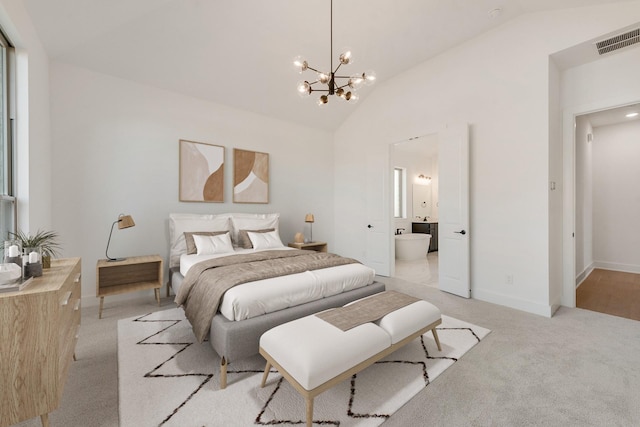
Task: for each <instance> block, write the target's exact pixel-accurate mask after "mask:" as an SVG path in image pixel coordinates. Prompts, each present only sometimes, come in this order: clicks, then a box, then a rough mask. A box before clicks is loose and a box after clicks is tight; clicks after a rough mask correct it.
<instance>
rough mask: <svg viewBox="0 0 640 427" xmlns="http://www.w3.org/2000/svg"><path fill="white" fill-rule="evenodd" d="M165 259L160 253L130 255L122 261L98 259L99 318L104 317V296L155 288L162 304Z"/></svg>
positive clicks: (97, 291) (97, 292)
mask: <svg viewBox="0 0 640 427" xmlns="http://www.w3.org/2000/svg"><path fill="white" fill-rule="evenodd" d="M162 274H163V259H162V257H161V256H160V255H145V256H135V257H129V258H126V259H124V260H122V261H109V260H106V259H101V260H98V264H97V265H96V297H99V298H100V310H99V311H98V319H102V307H103V304H104V297H106V296H111V295H118V294H123V293H126V292H134V291H141V290H144V289H153V290H154V292H155V296H156V300H157V301H158V306H160V288H161V287H162Z"/></svg>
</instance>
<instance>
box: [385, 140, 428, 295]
mask: <svg viewBox="0 0 640 427" xmlns="http://www.w3.org/2000/svg"><path fill="white" fill-rule="evenodd" d="M392 158H393V163H394V164H393V168H394V185H393V188H394V190H393V198H392V200H393V205H394V206H393V212H394V220H393V221H394V231H395V233H394V234H410V233H423V234H428V235H429V236H430V238H428V240H429V241H428V243H427V244H426V245H425V247H426V248H427V250H426V251H425V253H424V254H422V256H420V257H416V258H417V259H398V257H397V256H396V257H395V258H394V264H395V268H394V274H393V276H394V277H397V278H400V279H403V280H406V281H408V282H411V283H417V284H422V285H426V286H430V287H435V288H437V287H438V240H437V239H438V236H437V232H435V230H437V227H438V206H439V194H438V182H439V174H438V134H431V135H424V136H419V137H414V138H410V139H408V140H405V141H400V142H397V143H395V144H393V154H392ZM414 224H416V225H414ZM431 229H433V230H434V232H431ZM394 240H395V239H394ZM394 243H395V242H394ZM394 249H395V248H394ZM394 253H395V250H394Z"/></svg>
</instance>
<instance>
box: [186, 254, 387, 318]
mask: <svg viewBox="0 0 640 427" xmlns="http://www.w3.org/2000/svg"><path fill="white" fill-rule="evenodd" d="M282 249H285V248H282ZM286 249H291V250H296V249H293V248H286ZM249 252H256V250H254V249H236V250H235V252H234V254H241V253H249ZM227 255H229V254H217V255H181V256H180V273H182V275H183V276H186V273H187V271H188V270H189V268H191V267H192V266H193V265H195V264H196V263H198V262H200V261H204V260H206V259H211V258H220V257H221V256H227ZM374 276H375V271H374V270H373V269H372V268H370V267H367V266H365V265H362V264H347V265H341V266H337V267H331V268H323V269H320V270H312V271H306V272H304V273H298V274H291V275H288V276H282V277H274V278H271V279H265V280H258V281H255V282H249V283H244V284H242V285H238V286H234V287H233V288H231V289H229V290H228V291H227V292H226V293H225V295H224V297H223V298H222V301H221V303H220V313H222V315H223V316H224V317H226V318H227V319H229V320H244V319H249V318H251V317H256V316H261V315H263V314H266V313H271V312H274V311H278V310H282V309H285V308H288V307H293V306H296V305H300V304H304V303H306V302H309V301H313V300H317V299H320V298H325V297H328V296H331V295H336V294H339V293H342V292H345V291H349V290H352V289H356V288H360V287H363V286H366V285H369V284H371V283H373V280H374Z"/></svg>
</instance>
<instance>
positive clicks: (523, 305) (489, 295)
mask: <svg viewBox="0 0 640 427" xmlns="http://www.w3.org/2000/svg"><path fill="white" fill-rule="evenodd" d="M471 295H472V297H473V298H474V299H477V300H481V301H486V302H491V303H494V304H499V305H503V306H506V307H510V308H514V309H516V310H520V311H526V312H527V313H531V314H537V315H538V316H543V317H551V316H552V315H553V313H554V312H555V311H556V310H557V309H558V308H557V307H554V306H551V305H548V304H539V303H537V302H533V301H528V300H525V299H521V298H514V297H511V296H508V295H504V294H500V293H498V292H492V291H485V290H477V289H472V290H471Z"/></svg>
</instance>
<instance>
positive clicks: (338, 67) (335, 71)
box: [332, 62, 342, 74]
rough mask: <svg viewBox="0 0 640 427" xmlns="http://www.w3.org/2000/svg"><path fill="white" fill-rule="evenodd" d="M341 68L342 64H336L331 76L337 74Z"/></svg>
mask: <svg viewBox="0 0 640 427" xmlns="http://www.w3.org/2000/svg"><path fill="white" fill-rule="evenodd" d="M332 66H333V65H332ZM341 66H342V62H341V63H339V64H338V66H337V67H336V69H335V70H333V74H335V73H337V72H338V70H339V69H340V67H341Z"/></svg>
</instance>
